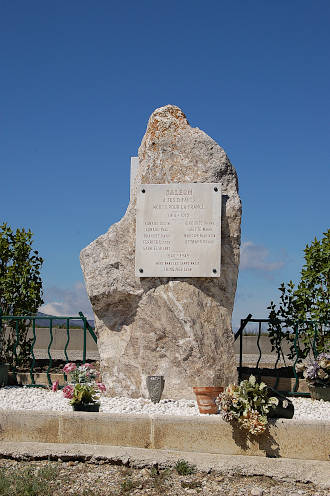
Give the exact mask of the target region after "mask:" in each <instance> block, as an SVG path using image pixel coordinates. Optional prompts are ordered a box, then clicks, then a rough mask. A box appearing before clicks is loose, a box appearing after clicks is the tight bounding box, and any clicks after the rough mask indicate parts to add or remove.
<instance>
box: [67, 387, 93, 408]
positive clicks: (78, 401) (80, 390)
mask: <svg viewBox="0 0 330 496" xmlns="http://www.w3.org/2000/svg"><path fill="white" fill-rule="evenodd" d="M99 399H100V397H99V396H98V391H97V390H96V389H95V387H94V386H93V385H92V384H75V386H74V389H73V395H72V399H71V401H70V405H72V406H73V405H89V404H91V403H98V401H99Z"/></svg>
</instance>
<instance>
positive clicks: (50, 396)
mask: <svg viewBox="0 0 330 496" xmlns="http://www.w3.org/2000/svg"><path fill="white" fill-rule="evenodd" d="M293 403H294V407H295V414H294V418H295V419H299V420H314V421H320V422H324V421H328V422H330V402H329V401H328V402H325V401H322V400H320V401H317V400H311V399H309V398H293ZM0 410H39V411H48V412H70V411H72V407H71V406H70V404H69V400H67V399H65V398H64V397H63V394H62V391H57V392H56V393H53V392H52V391H49V390H47V389H41V388H27V387H11V386H8V387H4V388H0ZM100 411H101V412H106V413H117V414H147V415H200V413H199V411H198V407H197V404H196V401H193V400H161V401H160V402H159V403H157V404H154V403H152V402H151V401H150V400H147V399H144V398H138V399H132V398H125V397H116V398H107V397H105V396H102V397H101V408H100Z"/></svg>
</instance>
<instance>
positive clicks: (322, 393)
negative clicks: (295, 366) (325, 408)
mask: <svg viewBox="0 0 330 496" xmlns="http://www.w3.org/2000/svg"><path fill="white" fill-rule="evenodd" d="M309 391H310V393H311V398H312V399H313V400H323V401H330V387H329V386H324V387H322V386H321V387H317V386H309Z"/></svg>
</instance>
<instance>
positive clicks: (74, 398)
mask: <svg viewBox="0 0 330 496" xmlns="http://www.w3.org/2000/svg"><path fill="white" fill-rule="evenodd" d="M63 372H64V373H65V374H68V375H69V376H70V380H71V382H70V383H69V384H67V385H66V386H65V387H64V388H63V396H64V397H65V398H67V399H69V400H70V405H72V408H73V410H74V411H77V412H98V411H99V410H100V396H99V395H100V393H104V392H105V391H106V387H105V385H104V384H103V383H102V382H96V381H95V379H96V377H97V375H98V372H97V370H95V369H94V368H93V367H92V366H91V365H90V364H89V363H84V364H82V365H80V366H79V367H77V366H76V364H75V363H67V364H66V365H65V366H64V367H63ZM57 389H58V381H56V382H54V383H53V386H52V390H53V391H57Z"/></svg>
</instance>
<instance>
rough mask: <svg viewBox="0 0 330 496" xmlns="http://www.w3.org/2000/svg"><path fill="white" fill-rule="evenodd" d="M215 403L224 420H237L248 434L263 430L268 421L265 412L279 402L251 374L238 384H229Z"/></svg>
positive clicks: (263, 384)
mask: <svg viewBox="0 0 330 496" xmlns="http://www.w3.org/2000/svg"><path fill="white" fill-rule="evenodd" d="M216 403H217V404H218V405H219V407H220V413H221V414H222V417H223V419H224V420H225V421H226V422H232V421H237V422H238V425H239V427H241V428H242V429H246V430H248V431H249V433H250V434H254V435H256V434H261V433H262V432H265V430H266V426H267V423H268V418H267V414H268V413H269V412H270V411H271V409H272V408H274V407H276V406H277V405H278V403H279V401H278V399H277V398H275V397H272V396H270V395H269V392H268V387H267V385H266V384H265V383H264V382H260V383H258V382H257V381H256V378H255V377H254V376H253V375H251V376H250V378H249V380H244V381H242V382H241V383H240V384H239V385H236V384H230V385H229V386H228V387H226V389H225V390H224V392H223V393H221V394H220V395H219V396H218V398H217V400H216Z"/></svg>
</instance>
